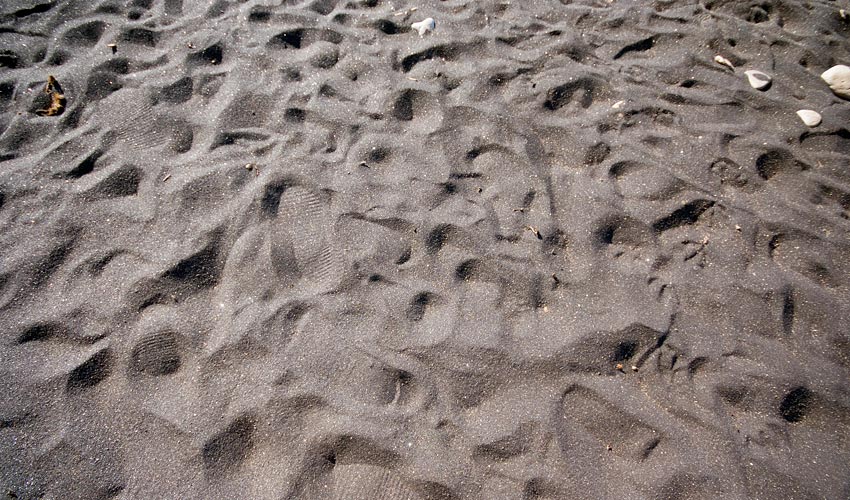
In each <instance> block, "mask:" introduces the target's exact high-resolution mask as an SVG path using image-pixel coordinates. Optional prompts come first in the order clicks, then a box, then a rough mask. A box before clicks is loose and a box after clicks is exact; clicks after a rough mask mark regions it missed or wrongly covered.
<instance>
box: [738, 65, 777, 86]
mask: <svg viewBox="0 0 850 500" xmlns="http://www.w3.org/2000/svg"><path fill="white" fill-rule="evenodd" d="M744 74H745V75H747V80H748V81H749V82H750V86H751V87H752V88H754V89H756V90H765V89H767V88H768V87H769V86H770V82H771V81H772V80H771V78H770V75H768V74H767V73H762V72H761V71H757V70H754V69H751V70H749V71H744Z"/></svg>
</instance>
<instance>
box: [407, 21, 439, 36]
mask: <svg viewBox="0 0 850 500" xmlns="http://www.w3.org/2000/svg"><path fill="white" fill-rule="evenodd" d="M410 27H411V28H413V29H415V30H416V31H418V32H419V36H425V33H428V32H429V31H431V30H433V29H434V28H436V27H437V23H436V22H434V18H432V17H429V18H428V19H424V20H422V21H419V22H418V23H413V24H411V25H410Z"/></svg>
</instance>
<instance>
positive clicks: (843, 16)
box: [838, 9, 847, 19]
mask: <svg viewBox="0 0 850 500" xmlns="http://www.w3.org/2000/svg"><path fill="white" fill-rule="evenodd" d="M838 15H839V16H841V19H847V11H846V10H844V9H838Z"/></svg>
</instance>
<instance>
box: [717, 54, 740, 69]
mask: <svg viewBox="0 0 850 500" xmlns="http://www.w3.org/2000/svg"><path fill="white" fill-rule="evenodd" d="M714 62H716V63H717V64H722V65H724V66H727V67H729V68H730V69H732V70H733V71H734V70H735V65H734V64H732V61H730V60H729V59H726V58H725V57H723V56H721V55H717V56H714Z"/></svg>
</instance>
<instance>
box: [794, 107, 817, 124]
mask: <svg viewBox="0 0 850 500" xmlns="http://www.w3.org/2000/svg"><path fill="white" fill-rule="evenodd" d="M797 116H799V117H800V119H801V120H803V123H805V124H806V125H808V126H809V127H817V126H818V125H820V122H821V116H820V113H818V112H817V111H812V110H811V109H801V110H800V111H797Z"/></svg>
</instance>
